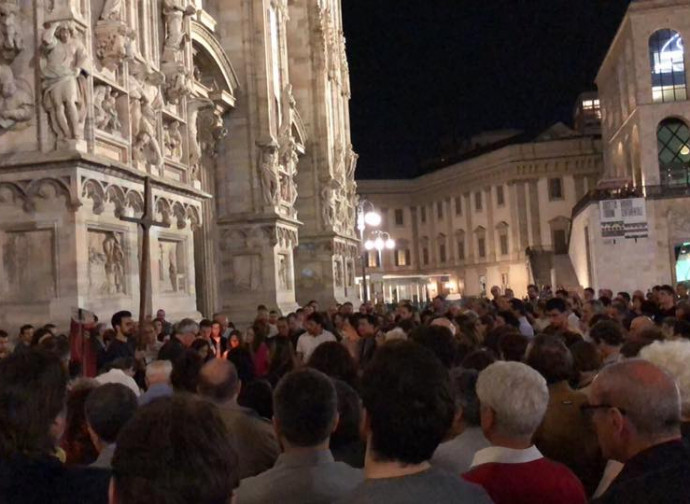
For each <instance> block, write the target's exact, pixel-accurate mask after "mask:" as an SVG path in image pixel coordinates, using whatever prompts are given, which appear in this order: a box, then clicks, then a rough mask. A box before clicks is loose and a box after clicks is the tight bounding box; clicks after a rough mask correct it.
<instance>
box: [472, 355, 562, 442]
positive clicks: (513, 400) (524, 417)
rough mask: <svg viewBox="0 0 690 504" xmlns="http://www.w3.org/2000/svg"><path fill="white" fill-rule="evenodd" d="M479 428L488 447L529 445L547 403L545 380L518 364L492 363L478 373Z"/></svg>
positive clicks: (525, 366)
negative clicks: (505, 444) (512, 443)
mask: <svg viewBox="0 0 690 504" xmlns="http://www.w3.org/2000/svg"><path fill="white" fill-rule="evenodd" d="M477 397H479V402H480V404H481V409H480V412H481V425H482V430H483V431H484V435H485V436H486V438H487V439H488V440H489V441H490V442H491V443H492V444H498V445H500V444H501V443H503V442H507V441H509V442H519V443H525V444H530V443H531V439H532V436H533V435H534V433H535V432H536V430H537V428H538V427H539V425H540V424H541V421H542V419H543V418H544V414H545V413H546V407H547V406H548V403H549V389H548V387H547V386H546V380H545V379H544V378H543V377H542V376H541V375H540V374H539V373H538V372H537V371H535V370H534V369H532V368H531V367H529V366H528V365H526V364H522V363H521V362H501V361H499V362H494V363H493V364H491V365H490V366H489V367H487V368H486V369H485V370H484V371H482V372H481V373H480V374H479V379H478V380H477Z"/></svg>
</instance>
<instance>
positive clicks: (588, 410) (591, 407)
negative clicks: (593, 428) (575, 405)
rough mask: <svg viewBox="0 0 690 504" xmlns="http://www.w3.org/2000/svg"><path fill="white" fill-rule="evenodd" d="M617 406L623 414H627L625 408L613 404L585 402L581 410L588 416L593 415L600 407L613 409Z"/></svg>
mask: <svg viewBox="0 0 690 504" xmlns="http://www.w3.org/2000/svg"><path fill="white" fill-rule="evenodd" d="M611 408H615V409H617V410H618V411H620V413H621V415H625V414H626V413H625V409H623V408H619V407H618V406H614V405H613V404H583V405H581V406H580V411H581V412H582V414H583V415H585V416H587V417H590V418H591V417H592V415H594V412H595V411H596V410H598V409H611Z"/></svg>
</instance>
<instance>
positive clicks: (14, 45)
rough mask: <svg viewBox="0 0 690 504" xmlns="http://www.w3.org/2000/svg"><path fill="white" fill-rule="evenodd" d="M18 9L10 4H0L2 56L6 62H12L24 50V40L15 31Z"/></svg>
mask: <svg viewBox="0 0 690 504" xmlns="http://www.w3.org/2000/svg"><path fill="white" fill-rule="evenodd" d="M17 10H18V7H17V6H16V5H15V4H14V3H11V2H4V3H2V4H0V33H1V34H2V55H3V57H4V58H5V60H6V61H13V60H14V58H16V57H17V54H19V52H20V51H21V50H22V49H24V39H23V38H22V36H21V33H20V32H19V31H18V30H17Z"/></svg>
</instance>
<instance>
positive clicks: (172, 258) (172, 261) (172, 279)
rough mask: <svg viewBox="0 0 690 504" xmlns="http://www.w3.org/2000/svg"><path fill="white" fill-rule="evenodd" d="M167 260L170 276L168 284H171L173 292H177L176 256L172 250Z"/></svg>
mask: <svg viewBox="0 0 690 504" xmlns="http://www.w3.org/2000/svg"><path fill="white" fill-rule="evenodd" d="M168 262H169V265H168V275H169V276H170V285H171V286H172V290H173V292H177V290H178V285H177V258H176V257H175V254H174V253H173V251H172V250H171V251H170V255H168Z"/></svg>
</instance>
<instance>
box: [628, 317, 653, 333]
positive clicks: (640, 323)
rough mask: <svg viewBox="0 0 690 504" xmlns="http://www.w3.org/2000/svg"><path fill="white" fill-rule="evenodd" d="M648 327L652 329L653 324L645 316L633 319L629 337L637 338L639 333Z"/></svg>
mask: <svg viewBox="0 0 690 504" xmlns="http://www.w3.org/2000/svg"><path fill="white" fill-rule="evenodd" d="M650 327H654V322H653V321H652V319H650V318H649V317H647V316H646V315H641V316H639V317H635V318H634V319H633V320H632V322H631V323H630V336H632V337H633V338H639V337H640V333H641V332H642V331H644V330H645V329H648V328H650Z"/></svg>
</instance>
